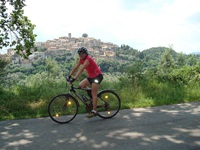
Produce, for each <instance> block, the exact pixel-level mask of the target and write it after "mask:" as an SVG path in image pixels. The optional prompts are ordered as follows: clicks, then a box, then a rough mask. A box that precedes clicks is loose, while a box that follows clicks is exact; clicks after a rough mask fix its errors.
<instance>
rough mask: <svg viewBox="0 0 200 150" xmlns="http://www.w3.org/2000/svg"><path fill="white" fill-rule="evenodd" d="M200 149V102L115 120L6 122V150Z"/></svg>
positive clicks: (0, 136)
mask: <svg viewBox="0 0 200 150" xmlns="http://www.w3.org/2000/svg"><path fill="white" fill-rule="evenodd" d="M10 149H13V150H24V149H28V150H64V149H66V150H78V149H85V150H100V149H101V150H102V149H103V150H104V149H105V150H106V149H108V150H122V149H123V150H200V103H186V104H179V105H169V106H162V107H152V108H139V109H129V110H121V111H120V112H119V114H118V115H117V116H116V117H114V118H113V119H108V120H103V119H100V118H98V117H96V118H91V119H87V118H86V117H85V114H83V115H78V116H77V117H76V118H75V119H74V120H73V121H72V122H71V123H69V124H64V125H60V124H56V123H54V122H53V121H52V120H50V118H39V119H25V120H12V121H1V122H0V150H10Z"/></svg>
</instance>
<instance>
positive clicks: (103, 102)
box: [97, 90, 121, 119]
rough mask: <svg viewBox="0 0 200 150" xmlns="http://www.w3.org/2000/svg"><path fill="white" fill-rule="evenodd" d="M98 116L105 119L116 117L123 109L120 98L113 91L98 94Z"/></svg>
mask: <svg viewBox="0 0 200 150" xmlns="http://www.w3.org/2000/svg"><path fill="white" fill-rule="evenodd" d="M97 97H98V105H97V112H98V113H97V115H98V116H99V117H101V118H104V119H109V118H112V117H114V116H115V115H116V114H117V113H118V112H119V110H120V108H121V100H120V97H119V96H118V95H117V93H115V92H114V91H112V90H104V91H101V92H100V93H98V95H97Z"/></svg>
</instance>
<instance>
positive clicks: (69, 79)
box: [66, 76, 76, 83]
mask: <svg viewBox="0 0 200 150" xmlns="http://www.w3.org/2000/svg"><path fill="white" fill-rule="evenodd" d="M66 80H67V82H70V83H73V82H74V81H75V80H76V79H74V78H71V76H68V77H67V78H66Z"/></svg>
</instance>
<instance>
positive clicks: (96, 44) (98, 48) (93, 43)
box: [7, 33, 119, 66]
mask: <svg viewBox="0 0 200 150" xmlns="http://www.w3.org/2000/svg"><path fill="white" fill-rule="evenodd" d="M35 46H36V47H38V48H45V49H46V51H44V52H33V54H32V55H30V56H29V58H28V60H24V59H23V58H21V57H20V56H19V55H17V54H16V52H15V50H14V49H8V50H7V54H8V55H9V56H11V60H12V62H13V63H18V64H21V65H26V66H28V65H27V64H31V63H33V62H34V61H36V60H37V59H44V58H49V57H51V58H54V57H58V56H66V57H75V54H76V50H77V49H78V48H79V47H86V48H87V49H88V52H89V54H90V55H91V56H92V57H94V58H95V59H98V58H105V59H116V54H115V51H116V50H117V49H118V48H119V47H118V46H117V45H116V44H113V43H110V42H107V43H106V42H102V41H101V40H100V39H95V38H92V37H88V35H87V33H84V34H83V35H82V37H79V38H74V37H72V35H71V33H68V36H63V37H59V38H56V39H53V40H47V41H46V42H36V43H35Z"/></svg>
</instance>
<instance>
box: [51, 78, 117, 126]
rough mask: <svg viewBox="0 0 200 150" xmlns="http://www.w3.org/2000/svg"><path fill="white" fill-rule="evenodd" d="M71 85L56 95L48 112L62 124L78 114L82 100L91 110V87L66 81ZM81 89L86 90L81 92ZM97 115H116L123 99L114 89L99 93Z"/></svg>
mask: <svg viewBox="0 0 200 150" xmlns="http://www.w3.org/2000/svg"><path fill="white" fill-rule="evenodd" d="M69 84H70V85H71V86H70V89H69V92H68V93H66V94H60V95H57V96H55V97H54V98H53V99H52V100H51V101H50V103H49V105H48V113H49V116H50V118H51V119H52V120H53V121H55V122H57V123H60V124H64V123H69V122H70V121H72V120H73V119H74V118H75V117H76V115H77V114H78V109H79V107H80V103H79V102H82V103H83V104H84V105H83V106H85V109H86V111H87V112H88V113H90V112H91V110H92V108H93V105H92V94H91V91H92V90H91V88H79V87H74V85H73V83H69V82H66V87H67V85H69ZM80 90H81V91H84V92H82V93H84V94H82V95H81V94H80ZM97 98H98V104H97V115H98V116H99V117H101V118H103V119H109V118H112V117H114V116H115V115H116V114H117V113H118V112H119V110H120V107H121V100H120V97H119V96H118V94H117V93H116V92H115V91H114V90H109V89H105V90H102V91H100V92H99V93H98V94H97Z"/></svg>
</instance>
